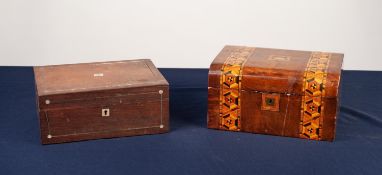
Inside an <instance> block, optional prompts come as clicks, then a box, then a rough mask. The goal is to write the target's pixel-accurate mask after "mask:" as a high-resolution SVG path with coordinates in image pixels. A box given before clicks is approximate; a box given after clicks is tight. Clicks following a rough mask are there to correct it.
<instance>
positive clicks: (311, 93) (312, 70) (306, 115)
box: [300, 52, 331, 140]
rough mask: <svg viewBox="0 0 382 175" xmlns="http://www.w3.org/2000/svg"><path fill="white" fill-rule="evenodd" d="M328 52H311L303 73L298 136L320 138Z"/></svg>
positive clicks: (328, 59)
mask: <svg viewBox="0 0 382 175" xmlns="http://www.w3.org/2000/svg"><path fill="white" fill-rule="evenodd" d="M330 56H331V55H330V54H329V53H322V52H313V53H312V55H311V57H310V59H309V62H308V64H307V67H306V69H305V73H304V82H303V89H302V91H303V95H302V103H301V121H300V137H302V138H308V139H313V140H320V139H321V135H322V119H323V114H324V102H323V100H322V98H323V97H324V96H325V84H326V78H327V69H328V65H329V61H330Z"/></svg>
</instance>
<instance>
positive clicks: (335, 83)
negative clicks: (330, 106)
mask: <svg viewBox="0 0 382 175" xmlns="http://www.w3.org/2000/svg"><path fill="white" fill-rule="evenodd" d="M343 57H344V55H343V54H331V58H330V61H329V65H328V69H327V77H326V84H325V94H324V96H325V97H327V98H336V97H337V96H338V94H339V86H340V81H341V72H342V63H343Z"/></svg>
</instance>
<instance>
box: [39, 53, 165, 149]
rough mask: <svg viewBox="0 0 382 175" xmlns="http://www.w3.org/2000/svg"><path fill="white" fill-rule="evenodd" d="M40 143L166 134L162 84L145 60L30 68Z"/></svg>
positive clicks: (157, 74)
mask: <svg viewBox="0 0 382 175" xmlns="http://www.w3.org/2000/svg"><path fill="white" fill-rule="evenodd" d="M34 73H35V80H36V90H37V104H38V107H37V108H38V113H39V117H40V129H41V141H42V144H51V143H62V142H71V141H80V140H89V139H100V138H111V137H122V136H133V135H144V134H158V133H165V132H168V131H169V98H168V96H169V88H168V82H167V81H166V80H165V78H164V77H163V76H162V75H161V73H160V72H159V71H158V69H156V68H155V66H154V65H153V63H152V62H151V61H150V60H147V59H142V60H130V61H115V62H103V63H84V64H69V65H56V66H41V67H34Z"/></svg>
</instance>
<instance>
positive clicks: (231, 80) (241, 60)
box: [219, 48, 254, 131]
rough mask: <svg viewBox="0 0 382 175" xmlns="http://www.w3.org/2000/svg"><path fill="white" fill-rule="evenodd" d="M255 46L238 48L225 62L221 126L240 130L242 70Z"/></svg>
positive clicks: (222, 80) (223, 68)
mask: <svg viewBox="0 0 382 175" xmlns="http://www.w3.org/2000/svg"><path fill="white" fill-rule="evenodd" d="M253 50H254V48H238V49H236V50H234V51H233V52H232V53H231V54H230V55H229V56H228V58H227V59H226V61H225V62H224V64H223V66H222V68H221V72H222V75H221V76H220V95H219V96H220V97H219V101H220V104H219V106H220V108H219V118H220V119H219V127H220V128H221V129H225V130H232V131H240V128H241V122H240V117H241V109H240V108H241V104H240V101H241V100H240V97H241V94H240V91H241V79H242V70H243V67H244V64H245V62H246V61H247V59H248V57H249V56H250V55H251V53H252V52H253Z"/></svg>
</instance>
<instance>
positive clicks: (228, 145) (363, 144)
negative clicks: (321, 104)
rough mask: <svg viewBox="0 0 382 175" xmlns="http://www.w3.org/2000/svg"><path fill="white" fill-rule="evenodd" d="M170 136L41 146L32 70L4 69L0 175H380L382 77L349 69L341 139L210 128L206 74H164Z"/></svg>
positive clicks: (170, 71) (0, 73) (0, 75)
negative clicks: (314, 138)
mask: <svg viewBox="0 0 382 175" xmlns="http://www.w3.org/2000/svg"><path fill="white" fill-rule="evenodd" d="M160 70H161V72H162V73H163V75H164V76H165V77H166V78H167V80H168V81H169V83H170V90H171V91H170V112H171V132H170V133H167V134H160V135H150V136H137V137H125V138H115V139H100V140H92V141H83V142H74V143H66V144H54V145H47V146H43V145H41V144H40V140H39V124H38V120H37V119H38V118H37V113H36V104H35V94H34V91H35V89H34V78H33V70H32V68H31V67H0V99H1V101H0V107H1V109H0V174H4V175H8V174H22V175H25V174H38V175H41V174H65V175H68V174H71V175H76V174H91V175H97V174H102V175H104V174H193V175H194V174H220V175H222V174H357V175H358V174H381V172H382V115H381V113H382V102H381V99H382V93H381V89H382V79H381V77H382V72H368V71H344V73H343V77H342V78H343V82H342V101H341V111H340V116H339V118H338V124H337V138H336V141H335V142H333V143H331V142H319V141H309V140H303V139H296V138H287V137H278V136H268V135H258V134H249V133H238V132H224V131H217V130H210V129H207V128H206V113H207V74H208V70H207V69H160Z"/></svg>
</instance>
